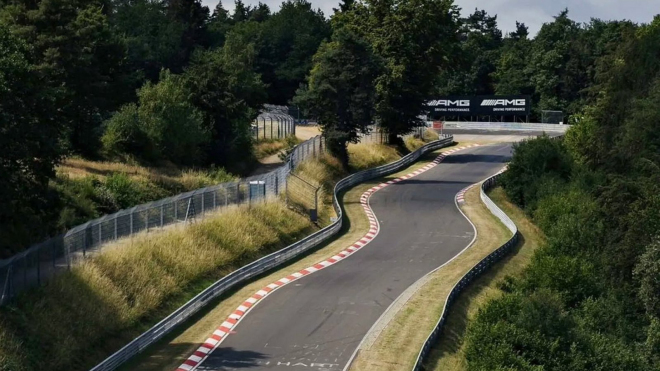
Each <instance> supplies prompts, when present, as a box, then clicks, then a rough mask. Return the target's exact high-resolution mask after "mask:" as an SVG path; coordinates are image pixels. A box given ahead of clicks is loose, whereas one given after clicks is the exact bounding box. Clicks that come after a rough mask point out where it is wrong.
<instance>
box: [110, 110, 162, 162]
mask: <svg viewBox="0 0 660 371" xmlns="http://www.w3.org/2000/svg"><path fill="white" fill-rule="evenodd" d="M101 143H102V144H103V153H104V154H105V155H106V156H108V157H111V158H112V157H121V156H125V155H128V154H130V155H135V156H137V157H139V158H143V159H149V160H152V159H153V153H152V149H151V142H150V141H149V138H148V137H147V134H146V133H145V132H144V129H143V128H142V126H141V124H140V118H139V115H138V107H137V105H135V104H134V103H131V104H127V105H125V106H124V107H122V108H121V109H120V110H119V111H118V112H117V113H115V114H114V115H113V116H112V118H110V119H109V120H108V121H107V122H106V127H105V132H104V133H103V137H101Z"/></svg>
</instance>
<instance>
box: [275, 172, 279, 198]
mask: <svg viewBox="0 0 660 371" xmlns="http://www.w3.org/2000/svg"><path fill="white" fill-rule="evenodd" d="M278 174H279V172H277V173H275V196H277V195H278V194H279V192H278V191H279V189H278V188H279V184H278Z"/></svg>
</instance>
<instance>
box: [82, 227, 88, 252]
mask: <svg viewBox="0 0 660 371" xmlns="http://www.w3.org/2000/svg"><path fill="white" fill-rule="evenodd" d="M86 248H87V227H85V229H83V244H82V250H83V257H85V249H86Z"/></svg>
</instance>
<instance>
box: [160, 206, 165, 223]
mask: <svg viewBox="0 0 660 371" xmlns="http://www.w3.org/2000/svg"><path fill="white" fill-rule="evenodd" d="M164 208H165V205H160V227H161V228H163V209H164Z"/></svg>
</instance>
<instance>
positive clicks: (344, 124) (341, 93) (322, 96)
mask: <svg viewBox="0 0 660 371" xmlns="http://www.w3.org/2000/svg"><path fill="white" fill-rule="evenodd" d="M380 70H381V65H380V63H379V61H378V59H377V58H376V57H375V56H374V54H373V52H372V50H371V46H370V45H369V44H368V43H367V42H366V41H365V40H363V39H361V38H359V37H358V36H357V35H355V34H354V33H352V32H350V31H349V30H346V29H339V30H336V31H335V32H334V34H333V36H332V41H330V42H328V43H324V44H323V45H322V46H321V47H320V48H319V51H318V52H317V53H316V55H315V56H314V67H313V68H312V72H311V73H310V76H309V86H308V87H307V88H306V89H302V90H300V91H299V95H298V96H297V97H296V100H295V101H296V103H297V104H300V105H301V106H303V107H305V108H306V109H307V110H308V111H309V113H310V114H311V115H312V116H313V117H315V118H316V119H317V121H318V123H319V125H320V126H321V129H322V131H323V135H324V136H325V138H326V143H327V144H328V149H329V150H330V151H331V152H332V153H333V154H335V155H336V156H337V157H339V159H340V160H341V162H342V164H343V165H344V167H345V168H348V151H347V145H348V143H357V142H358V141H359V135H358V134H360V133H366V132H367V131H368V125H370V124H372V123H373V118H374V113H375V111H374V108H373V105H374V101H375V94H376V90H375V86H374V80H375V78H376V77H377V76H378V74H379V72H380Z"/></svg>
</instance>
